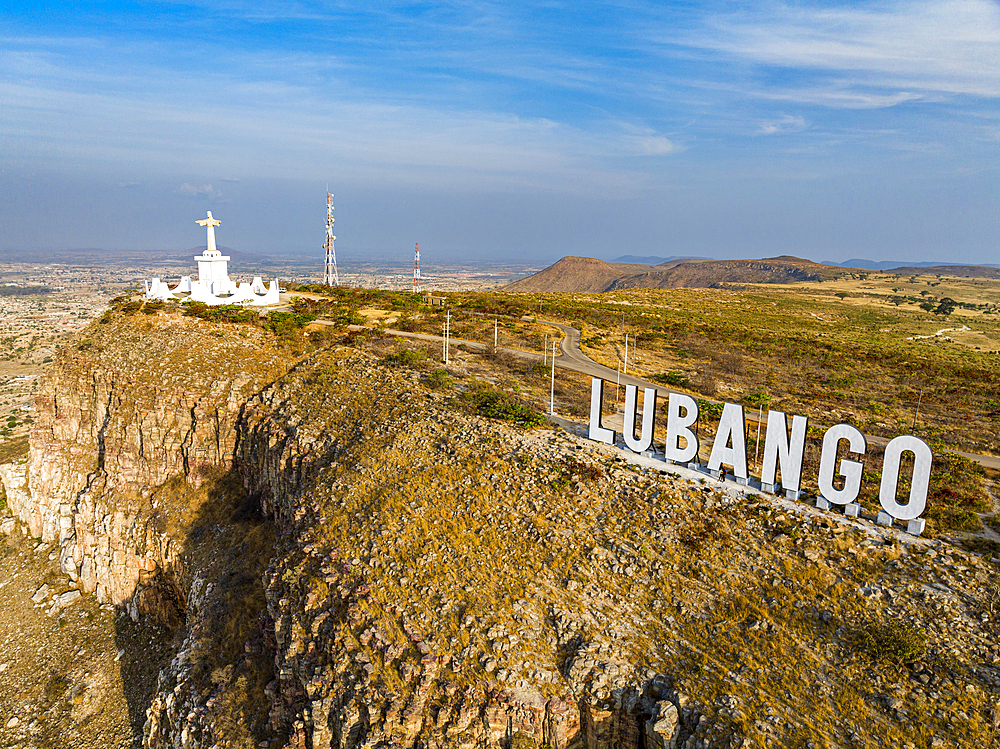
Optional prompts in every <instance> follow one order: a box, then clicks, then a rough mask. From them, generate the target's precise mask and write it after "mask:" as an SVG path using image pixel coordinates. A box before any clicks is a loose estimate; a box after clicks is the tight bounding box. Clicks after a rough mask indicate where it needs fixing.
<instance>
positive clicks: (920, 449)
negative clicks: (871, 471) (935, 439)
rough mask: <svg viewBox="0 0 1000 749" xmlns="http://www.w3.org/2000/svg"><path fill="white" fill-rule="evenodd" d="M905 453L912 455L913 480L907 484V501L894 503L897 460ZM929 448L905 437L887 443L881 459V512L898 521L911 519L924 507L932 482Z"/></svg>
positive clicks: (897, 469)
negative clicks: (908, 487) (908, 493)
mask: <svg viewBox="0 0 1000 749" xmlns="http://www.w3.org/2000/svg"><path fill="white" fill-rule="evenodd" d="M904 452H911V453H913V479H912V480H911V481H910V500H909V502H907V503H906V504H905V505H901V504H899V502H897V501H896V488H897V486H898V485H899V461H900V458H901V457H902V454H903V453H904ZM932 460H933V455H932V454H931V448H930V446H929V445H928V444H927V443H926V442H924V441H923V440H922V439H920V438H919V437H914V436H913V435H912V434H904V435H901V436H899V437H896V438H895V439H893V440H890V442H889V444H888V445H886V446H885V457H884V458H883V460H882V483H881V484H880V485H879V489H878V501H879V503H880V504H881V505H882V509H883V510H885V511H886V512H887V513H889V514H890V515H892V516H893V517H894V518H896V519H897V520H914V519H916V518H918V517H920V516H921V514H923V511H924V508H926V507H927V489H928V487H929V486H930V483H931V461H932Z"/></svg>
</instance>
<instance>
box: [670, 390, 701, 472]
mask: <svg viewBox="0 0 1000 749" xmlns="http://www.w3.org/2000/svg"><path fill="white" fill-rule="evenodd" d="M682 408H683V409H684V415H683V416H681V409H682ZM696 421H698V402H697V401H696V400H695V399H694V398H692V397H691V396H690V395H682V394H681V393H671V394H670V399H669V400H668V401H667V445H666V449H665V450H664V453H665V456H666V458H667V460H672V461H674V462H676V463H687V462H688V461H689V460H691V459H692V458H697V457H698V438H697V437H695V436H694V432H692V431H691V430H690V429H688V427H690V426H691V425H692V424H694V423H695V422H696ZM680 437H683V438H684V439H685V440H687V447H685V448H683V449H682V448H680V447H678V446H677V440H678V438H680Z"/></svg>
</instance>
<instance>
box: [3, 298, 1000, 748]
mask: <svg viewBox="0 0 1000 749" xmlns="http://www.w3.org/2000/svg"><path fill="white" fill-rule="evenodd" d="M616 293H618V294H634V293H635V292H634V291H631V290H630V291H621V292H616ZM649 293H653V292H649ZM655 293H662V294H672V293H674V292H666V291H665V292H655ZM685 293H690V292H685ZM713 293H717V292H713ZM316 296H317V297H318V296H319V295H318V294H317V295H316ZM629 298H632V297H629ZM504 300H506V301H504ZM450 301H451V302H452V304H454V306H455V308H456V310H458V311H460V312H461V314H460V315H459V316H458V317H457V318H456V319H457V320H459V319H460V320H461V324H462V325H465V326H467V328H466V329H467V335H468V337H469V338H470V340H471V339H472V335H473V333H475V334H476V335H477V336H478V340H484V339H485V333H486V328H487V326H488V332H489V334H490V336H492V332H493V324H492V320H493V317H494V316H501V315H502V316H503V319H504V321H505V323H504V330H505V334H506V335H510V336H511V337H512V338H511V342H512V343H514V342H518V341H519V342H521V344H526V343H527V342H529V341H531V340H533V338H534V337H535V336H536V335H539V334H540V333H541V331H542V330H546V331H549V334H551V335H555V330H556V328H554V327H552V326H547V325H546V324H545V323H543V322H539V321H536V320H533V319H532V318H530V317H528V316H527V315H526V314H525V312H526V310H525V309H524V308H522V307H521V306H520V305H521V302H520V301H518V299H517V298H514V297H508V296H506V295H490V296H476V295H471V296H465V297H463V296H460V295H454V296H453V297H452V298H451V300H450ZM838 301H842V300H838ZM547 303H548V302H547V301H546V300H545V299H543V298H539V299H532V300H530V302H529V308H530V307H536V308H537V307H539V306H542V305H545V304H547ZM835 303H837V302H835ZM503 304H509V306H508V307H506V308H503V309H501V305H503ZM488 305H493V306H492V307H489V306H488ZM362 307H364V309H362ZM372 307H378V308H380V309H377V310H372V309H371V308H372ZM582 309H583V305H582V303H581V306H580V307H579V308H578V309H577V310H575V311H574V313H573V314H572V315H571V317H573V318H575V317H578V316H579V314H578V313H579V312H580V311H582ZM645 309H646V307H639V308H636V313H637V314H638V313H642V312H644V311H645ZM594 310H595V311H597V312H600V309H599V308H598V307H594ZM601 314H603V312H601ZM614 318H615V319H617V318H618V313H617V308H616V311H615V313H614ZM563 319H566V318H563ZM595 319H597V318H595ZM364 320H370V321H371V322H370V323H369V324H368V326H367V327H364V328H363V327H361V326H360V325H359V324H358V323H359V321H364ZM439 320H440V317H439V316H438V313H437V311H436V310H434V309H432V308H429V307H427V306H426V305H424V304H422V303H421V301H420V300H419V299H417V298H415V297H413V296H411V295H408V294H397V295H392V294H384V293H383V294H380V293H378V292H352V291H349V290H336V291H333V290H331V291H330V292H329V296H328V297H327V298H323V299H318V300H314V301H308V300H299V301H297V302H296V303H295V305H294V306H293V309H291V310H288V311H272V312H270V313H267V314H266V315H265V316H263V317H262V316H260V315H259V314H258V313H257V311H246V310H224V309H215V310H211V309H196V308H193V307H188V308H187V309H186V311H185V313H183V314H182V312H181V310H180V309H179V308H178V307H177V305H162V304H149V303H147V304H143V303H140V302H138V301H133V300H129V299H127V298H122V299H119V300H116V302H115V303H114V304H113V307H112V309H111V310H109V311H108V312H107V313H106V314H105V315H104V316H102V317H101V318H100V320H98V321H95V322H94V323H92V324H91V325H90V327H89V328H88V329H87V330H86V331H84V333H83V334H81V335H80V336H79V337H78V338H77V339H76V340H75V341H74V342H73V343H72V344H71V345H68V346H64V347H62V348H61V349H60V350H59V352H58V354H57V356H56V357H55V361H54V362H53V363H52V365H51V366H50V367H49V368H48V369H47V370H46V374H45V378H44V381H43V384H42V386H41V388H40V390H39V395H38V398H37V399H36V405H35V410H36V413H35V421H34V424H32V425H31V438H30V451H29V452H28V454H27V455H25V456H23V457H22V458H20V459H18V460H14V461H13V462H10V463H7V464H5V465H3V466H2V467H0V479H2V481H3V485H4V497H5V499H4V503H3V506H2V507H0V515H5V517H3V518H2V519H0V531H2V534H0V556H2V557H3V561H4V564H3V566H2V567H0V570H2V571H0V606H3V607H5V609H4V610H3V611H0V641H3V642H4V643H5V646H4V647H5V650H4V653H5V654H4V655H0V666H2V665H3V664H5V663H6V664H7V668H3V669H0V698H2V699H0V705H3V708H2V709H3V711H4V713H3V714H2V715H0V746H4V747H18V748H19V749H20V748H22V747H28V746H41V745H45V746H53V747H61V746H95V747H96V746H102V745H108V744H106V743H103V742H106V739H104V738H102V736H103V734H102V731H104V730H105V729H106V726H103V725H101V724H100V721H99V720H98V719H96V718H95V717H94V716H95V714H96V713H95V712H94V711H93V710H90V709H89V708H88V707H87V706H92V705H93V704H94V703H93V702H87V700H88V699H90V700H92V701H93V700H94V699H95V698H96V696H97V695H98V694H100V695H103V697H104V698H105V699H106V701H107V707H106V709H107V710H108V713H107V714H108V715H109V716H111V715H114V716H117V717H116V718H115V720H117V721H118V723H116V724H115V725H119V726H121V725H123V723H124V721H125V717H124V716H125V715H127V716H128V721H129V724H130V729H131V731H132V734H133V743H134V745H135V746H143V747H150V748H153V747H185V748H194V747H204V748H205V749H208V748H209V747H215V746H218V747H251V746H269V747H272V748H273V749H278V747H289V749H291V748H292V747H295V748H299V747H301V748H305V747H312V748H313V749H318V748H319V747H338V749H353V747H363V746H367V747H376V746H379V747H390V746H400V747H406V749H409V748H410V747H418V746H419V747H462V748H463V749H473V747H477V748H478V747H498V748H499V747H503V749H515V748H516V749H530V748H531V747H542V746H546V747H551V749H567V748H568V747H574V748H575V747H581V749H582V748H584V747H585V748H586V749H603V748H605V747H611V746H620V747H623V749H639V748H640V747H642V748H644V749H667V748H668V747H669V748H670V749H675V748H676V747H684V748H685V749H696V748H698V749H701V748H703V747H751V746H759V747H764V746H787V747H801V746H813V747H831V748H832V747H848V746H852V747H853V746H901V747H915V748H916V747H920V748H921V749H923V747H952V746H954V747H982V746H989V745H991V744H993V743H995V742H996V740H997V737H998V733H997V731H998V729H1000V711H998V709H997V705H998V704H1000V645H998V642H997V638H996V631H995V627H996V617H997V616H998V615H1000V614H998V606H1000V597H998V587H997V583H996V580H997V578H996V574H997V573H996V566H995V562H993V561H992V560H991V559H990V558H985V557H982V556H980V555H978V554H976V553H973V552H971V551H969V550H968V549H967V548H962V547H961V546H959V545H957V544H953V543H952V542H951V541H950V540H946V539H915V538H913V537H906V536H904V535H902V534H899V533H897V532H896V531H891V530H879V529H876V528H875V527H874V526H872V525H870V524H868V523H863V522H862V523H855V522H853V521H847V522H844V521H845V520H846V519H844V518H841V517H839V516H833V515H831V514H829V513H820V512H818V511H816V510H815V509H813V508H811V507H810V506H808V505H807V504H806V503H804V502H788V501H784V500H780V501H779V500H777V499H775V498H773V497H767V496H764V495H759V494H756V493H754V492H748V491H746V490H745V489H744V488H742V487H734V486H733V485H732V484H720V483H718V482H715V481H712V480H710V479H704V478H703V479H701V480H697V481H691V480H688V479H685V478H683V477H682V476H680V475H679V474H677V473H675V472H672V471H671V470H670V468H669V467H668V466H667V465H665V464H663V463H654V462H652V461H650V460H648V459H640V458H635V457H631V456H630V455H627V454H625V453H623V452H622V451H619V450H617V449H615V448H612V447H607V446H602V445H597V444H596V443H592V442H589V441H587V440H584V439H581V438H579V437H577V436H574V433H573V429H572V424H568V425H567V427H566V429H564V428H563V427H560V426H558V425H557V424H556V423H555V422H552V423H546V421H545V419H544V418H543V417H542V416H541V415H540V413H539V410H540V409H539V405H540V401H541V399H542V398H543V397H545V398H547V396H548V380H547V379H546V374H547V370H544V369H542V368H541V367H539V366H538V365H537V364H536V363H535V362H534V361H533V360H532V359H530V358H523V357H518V356H514V355H513V354H505V353H503V352H501V351H497V352H494V351H491V350H489V349H487V350H486V351H484V352H483V353H478V352H476V351H474V350H472V349H471V348H470V347H469V346H464V347H463V346H458V347H456V349H455V351H454V352H453V354H452V360H451V362H450V363H449V364H448V365H447V366H441V365H438V364H437V363H434V362H433V357H434V355H435V352H439V351H440V349H439V347H438V344H437V343H436V342H433V341H430V342H422V341H420V340H404V339H400V338H399V337H398V336H395V337H394V336H390V335H388V331H387V330H386V328H385V326H386V325H387V324H390V323H391V324H393V325H395V326H397V327H398V328H400V329H402V330H403V331H404V332H406V331H407V329H409V330H411V331H412V330H414V329H419V328H420V327H421V326H426V327H427V328H428V329H434V328H435V326H436V325H437V324H438V322H439ZM588 324H589V323H588ZM477 326H478V327H477ZM508 326H509V327H508ZM480 328H482V329H480ZM517 336H521V337H520V338H517ZM559 380H560V382H559V389H558V390H557V391H556V395H557V397H558V398H559V408H560V410H561V412H562V413H568V414H573V413H579V414H582V413H584V412H583V410H582V409H583V407H584V404H586V402H587V398H588V395H589V393H588V391H587V383H588V379H587V378H585V377H579V376H573V375H569V374H565V373H563V372H560V376H559ZM559 423H563V424H565V423H564V422H559ZM963 480H964V479H963ZM970 480H971V479H970ZM976 481H979V482H982V478H981V477H979V478H977V479H976ZM41 545H45V546H41ZM46 556H47V558H48V561H49V563H50V564H51V565H53V566H54V567H57V568H58V571H57V570H56V569H48V570H47V569H46V566H45V561H44V559H45V557H46ZM7 560H15V564H16V566H14V565H9V564H8V563H7ZM14 573H16V574H14ZM42 582H45V587H44V589H43V586H42ZM12 583H13V584H12ZM36 584H37V585H38V588H37V589H34V588H35V585H36ZM78 594H82V596H79V595H78ZM32 597H34V599H37V600H34V599H33V598H32ZM32 601H33V602H35V603H37V604H38V605H39V606H44V607H45V611H46V612H49V611H51V613H52V617H45V619H44V621H43V620H42V619H41V618H39V617H40V616H41V615H40V614H39V615H38V616H35V613H37V612H34V609H32V610H31V611H30V612H29V611H22V610H21V609H20V608H18V607H24V608H29V607H31V605H32V604H31V602H32ZM73 607H79V608H73ZM40 610H41V609H39V611H40ZM64 610H65V613H63V611H64ZM115 612H117V614H118V615H117V616H114V613H115ZM29 614H30V616H29ZM88 615H93V616H92V619H87V616H88ZM31 616H35V618H31ZM83 621H87V623H88V625H92V632H91V633H90V635H89V637H90V638H91V639H90V640H89V641H88V643H87V644H83V643H81V642H79V640H78V639H74V638H71V637H66V633H67V632H70V633H77V632H82V631H83V623H82V622H83ZM46 622H48V624H46ZM59 622H63V624H62V625H60V624H59ZM143 626H145V627H146V629H142V630H140V629H139V628H140V627H143ZM29 631H30V632H31V633H33V635H32V636H33V637H38V638H40V641H39V643H38V645H37V646H36V645H34V642H32V647H31V648H28V647H26V646H25V642H24V635H25V633H26V632H29ZM60 633H61V634H60ZM112 643H113V644H112ZM15 644H16V647H17V650H16V651H14V650H10V649H9V648H11V647H14V646H15ZM116 650H117V652H115V651H116ZM80 651H86V652H84V653H80ZM8 652H16V653H17V655H16V658H15V659H8V657H7V656H6V653H8ZM87 653H91V655H90V656H88V657H90V658H92V663H87V664H81V663H77V665H75V666H73V665H72V664H73V662H74V660H73V659H74V657H76V658H82V657H83V656H84V655H86V654H87ZM74 654H77V655H74ZM43 655H44V656H45V657H46V660H44V661H42V660H41V658H42V656H43ZM115 658H117V659H118V660H117V661H115V660H114V659H115ZM60 662H63V663H65V664H66V665H65V667H63V668H60V666H59V663H60ZM115 663H120V664H122V665H121V666H120V667H119V673H117V674H116V673H115V666H114V664H115ZM43 674H44V677H43V676H42V675H43ZM98 677H99V679H98ZM101 680H103V681H101ZM88 695H89V697H88ZM81 705H83V707H81ZM15 719H16V720H15ZM123 745H127V742H124V743H123Z"/></svg>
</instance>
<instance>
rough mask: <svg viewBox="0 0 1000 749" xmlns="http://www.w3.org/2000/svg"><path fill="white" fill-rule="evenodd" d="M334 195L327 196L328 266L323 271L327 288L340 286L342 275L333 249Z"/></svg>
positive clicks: (328, 194)
mask: <svg viewBox="0 0 1000 749" xmlns="http://www.w3.org/2000/svg"><path fill="white" fill-rule="evenodd" d="M333 222H334V218H333V193H330V192H328V193H327V194H326V244H325V245H324V246H325V248H326V266H325V267H324V269H323V283H324V285H326V286H340V275H339V274H338V273H337V253H336V251H335V250H334V249H333V240H335V239H336V237H335V236H333Z"/></svg>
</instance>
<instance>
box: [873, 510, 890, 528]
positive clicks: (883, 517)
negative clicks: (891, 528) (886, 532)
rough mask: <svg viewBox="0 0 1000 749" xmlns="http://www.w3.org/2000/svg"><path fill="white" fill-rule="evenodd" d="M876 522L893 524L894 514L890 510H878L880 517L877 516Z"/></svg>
mask: <svg viewBox="0 0 1000 749" xmlns="http://www.w3.org/2000/svg"><path fill="white" fill-rule="evenodd" d="M875 522H876V523H878V524H879V525H892V515H890V514H889V513H888V512H883V511H882V510H879V511H878V517H877V518H875Z"/></svg>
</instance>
